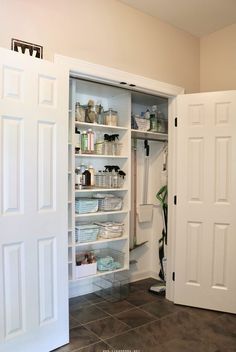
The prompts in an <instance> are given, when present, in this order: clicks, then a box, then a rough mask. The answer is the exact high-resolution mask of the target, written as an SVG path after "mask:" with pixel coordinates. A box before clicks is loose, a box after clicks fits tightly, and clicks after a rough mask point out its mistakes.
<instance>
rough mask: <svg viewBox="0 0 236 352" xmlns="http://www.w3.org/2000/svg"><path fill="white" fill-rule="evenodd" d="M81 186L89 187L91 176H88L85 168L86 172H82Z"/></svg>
mask: <svg viewBox="0 0 236 352" xmlns="http://www.w3.org/2000/svg"><path fill="white" fill-rule="evenodd" d="M82 184H83V186H85V187H89V186H91V174H90V172H89V170H88V168H86V170H85V171H84V172H83V177H82Z"/></svg>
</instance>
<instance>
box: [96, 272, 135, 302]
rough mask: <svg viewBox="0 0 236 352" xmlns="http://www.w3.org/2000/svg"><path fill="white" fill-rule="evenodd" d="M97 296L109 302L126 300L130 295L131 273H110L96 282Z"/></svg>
mask: <svg viewBox="0 0 236 352" xmlns="http://www.w3.org/2000/svg"><path fill="white" fill-rule="evenodd" d="M93 284H94V289H95V294H96V295H97V296H99V297H102V298H103V299H105V300H107V301H109V302H117V301H120V300H123V299H126V298H127V297H128V295H129V272H128V271H127V270H126V271H122V272H119V273H110V274H107V275H105V276H103V277H98V278H96V279H95V280H94V283H93Z"/></svg>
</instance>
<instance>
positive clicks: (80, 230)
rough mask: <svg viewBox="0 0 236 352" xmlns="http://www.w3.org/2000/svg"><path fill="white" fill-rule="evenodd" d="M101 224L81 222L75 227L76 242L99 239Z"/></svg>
mask: <svg viewBox="0 0 236 352" xmlns="http://www.w3.org/2000/svg"><path fill="white" fill-rule="evenodd" d="M99 229H100V228H99V226H98V225H94V224H81V225H77V226H76V227H75V242H78V243H85V242H94V241H97V237H98V233H99Z"/></svg>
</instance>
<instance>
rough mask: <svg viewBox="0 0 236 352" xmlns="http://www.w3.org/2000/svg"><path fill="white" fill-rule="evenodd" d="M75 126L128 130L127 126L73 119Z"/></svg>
mask: <svg viewBox="0 0 236 352" xmlns="http://www.w3.org/2000/svg"><path fill="white" fill-rule="evenodd" d="M75 126H77V127H84V128H86V127H88V128H94V129H104V130H114V131H128V128H127V127H122V126H109V125H100V124H98V123H88V122H79V121H75Z"/></svg>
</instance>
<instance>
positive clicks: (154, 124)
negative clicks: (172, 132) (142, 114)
mask: <svg viewBox="0 0 236 352" xmlns="http://www.w3.org/2000/svg"><path fill="white" fill-rule="evenodd" d="M150 131H152V132H158V121H157V118H156V114H151V115H150Z"/></svg>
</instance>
